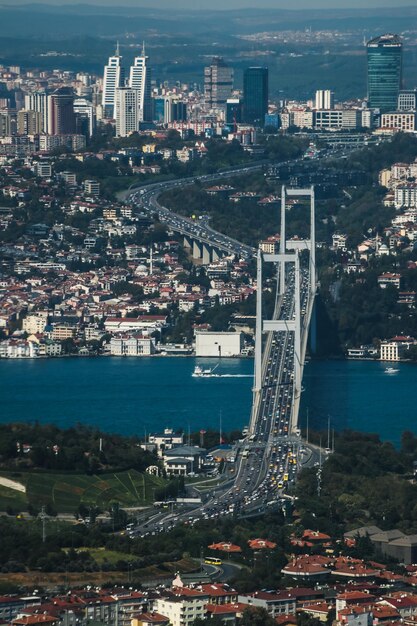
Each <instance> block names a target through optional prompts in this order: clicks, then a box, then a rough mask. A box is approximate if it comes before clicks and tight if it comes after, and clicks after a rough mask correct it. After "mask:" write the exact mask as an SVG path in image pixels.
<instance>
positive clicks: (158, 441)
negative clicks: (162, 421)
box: [148, 428, 184, 451]
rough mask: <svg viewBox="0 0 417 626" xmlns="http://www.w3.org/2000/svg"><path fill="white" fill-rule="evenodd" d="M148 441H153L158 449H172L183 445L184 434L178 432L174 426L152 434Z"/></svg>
mask: <svg viewBox="0 0 417 626" xmlns="http://www.w3.org/2000/svg"><path fill="white" fill-rule="evenodd" d="M148 443H153V444H154V445H155V446H156V447H157V449H158V450H160V451H162V450H171V448H173V447H175V446H182V445H183V443H184V434H183V433H176V432H174V430H173V429H172V428H165V429H164V432H163V433H154V434H150V435H149V437H148Z"/></svg>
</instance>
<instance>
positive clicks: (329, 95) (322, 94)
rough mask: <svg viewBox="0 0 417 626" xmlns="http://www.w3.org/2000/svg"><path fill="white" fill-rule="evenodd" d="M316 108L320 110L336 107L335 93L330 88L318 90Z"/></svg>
mask: <svg viewBox="0 0 417 626" xmlns="http://www.w3.org/2000/svg"><path fill="white" fill-rule="evenodd" d="M315 108H316V109H318V110H319V111H323V110H324V111H330V110H331V109H334V93H333V91H330V89H319V90H318V91H316V106H315Z"/></svg>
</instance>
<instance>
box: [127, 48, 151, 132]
mask: <svg viewBox="0 0 417 626" xmlns="http://www.w3.org/2000/svg"><path fill="white" fill-rule="evenodd" d="M129 87H130V89H132V90H136V92H137V108H138V111H137V119H138V122H151V121H152V117H153V115H152V99H151V69H150V67H149V57H147V56H146V54H145V45H143V48H142V54H141V55H139V56H137V57H135V59H134V61H133V65H132V66H131V68H130V74H129Z"/></svg>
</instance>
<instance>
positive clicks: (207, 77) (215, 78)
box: [204, 57, 233, 109]
mask: <svg viewBox="0 0 417 626" xmlns="http://www.w3.org/2000/svg"><path fill="white" fill-rule="evenodd" d="M232 90H233V69H232V68H231V67H229V66H228V65H227V64H226V63H225V62H224V60H223V58H222V57H214V58H213V61H212V63H211V65H209V66H208V67H205V68H204V99H205V102H206V105H207V106H208V107H209V108H210V109H219V108H220V109H225V108H226V102H227V99H228V98H230V96H231V95H232Z"/></svg>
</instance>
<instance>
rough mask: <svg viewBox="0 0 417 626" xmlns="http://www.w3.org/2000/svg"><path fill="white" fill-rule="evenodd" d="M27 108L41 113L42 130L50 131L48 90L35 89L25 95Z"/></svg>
mask: <svg viewBox="0 0 417 626" xmlns="http://www.w3.org/2000/svg"><path fill="white" fill-rule="evenodd" d="M25 109H26V110H27V111H35V112H36V113H40V114H41V128H40V132H44V133H47V132H48V94H47V93H46V91H34V92H33V93H28V94H26V95H25Z"/></svg>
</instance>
